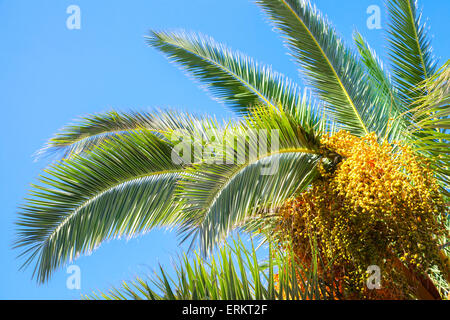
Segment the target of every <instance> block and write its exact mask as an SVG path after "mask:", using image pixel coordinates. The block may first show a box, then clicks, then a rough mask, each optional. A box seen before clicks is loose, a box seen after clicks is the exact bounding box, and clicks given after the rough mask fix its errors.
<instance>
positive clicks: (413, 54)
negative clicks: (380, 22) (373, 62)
mask: <svg viewBox="0 0 450 320" xmlns="http://www.w3.org/2000/svg"><path fill="white" fill-rule="evenodd" d="M386 6H387V9H388V14H389V26H388V40H389V44H390V48H389V50H390V51H389V55H390V59H391V63H392V66H393V74H394V80H395V81H396V83H397V87H398V89H399V91H400V93H401V95H402V98H403V100H404V101H405V103H406V104H407V105H409V104H411V103H412V102H414V101H415V100H416V99H417V98H418V97H419V96H421V95H422V93H421V92H420V90H418V89H417V86H418V85H419V84H421V83H422V82H423V81H425V80H426V79H427V78H428V77H431V76H432V75H433V74H434V72H435V67H436V62H435V61H434V58H433V55H432V49H431V45H430V40H429V38H428V34H427V30H426V27H427V26H426V25H425V24H424V23H422V12H421V11H420V10H419V8H418V4H417V1H414V0H390V1H386Z"/></svg>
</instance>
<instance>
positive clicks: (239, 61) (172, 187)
mask: <svg viewBox="0 0 450 320" xmlns="http://www.w3.org/2000/svg"><path fill="white" fill-rule="evenodd" d="M257 4H258V5H259V6H260V7H261V8H262V10H263V11H264V12H265V13H266V14H267V15H268V16H269V18H270V19H271V21H272V22H273V25H274V27H275V29H276V30H277V31H278V32H280V33H281V34H282V35H283V38H284V40H285V43H286V46H287V47H288V49H289V51H290V53H291V55H292V57H293V58H294V60H295V62H296V63H297V64H298V65H299V67H300V68H301V71H302V75H303V76H304V79H305V80H306V82H307V83H308V85H309V86H310V87H311V89H312V94H306V93H305V92H302V91H301V90H300V89H299V87H298V86H297V85H296V84H295V83H294V82H292V81H291V80H289V79H287V78H286V77H285V76H283V75H282V74H279V73H277V72H274V71H272V69H271V68H270V67H268V66H264V65H262V64H260V63H257V62H256V61H254V60H253V59H251V58H249V57H246V56H244V55H243V54H241V53H237V52H234V51H232V50H230V49H228V48H226V47H225V46H223V45H221V44H219V43H217V42H215V41H214V40H213V39H211V38H209V37H206V36H201V35H196V34H188V33H185V32H156V31H154V32H151V33H150V35H149V36H148V37H147V41H148V43H149V45H150V46H152V47H154V48H156V49H158V50H159V51H161V52H162V53H163V54H165V55H166V56H167V57H168V58H169V60H171V61H173V62H175V63H176V64H177V65H179V66H180V67H181V68H182V69H183V70H185V71H186V72H187V73H188V74H190V75H191V76H193V77H194V78H195V79H196V80H198V81H199V82H200V83H201V84H203V85H204V87H205V89H206V90H207V91H208V92H209V93H211V94H212V95H213V96H214V97H215V98H216V99H217V100H219V101H221V102H223V103H225V104H226V105H227V106H229V107H231V108H232V109H233V110H234V111H236V112H237V113H239V115H240V117H239V118H238V119H237V120H236V121H232V122H230V123H220V122H218V121H216V120H215V119H213V118H212V117H209V116H204V117H195V116H192V115H189V114H181V113H177V112H174V111H161V110H157V111H155V112H108V113H105V114H95V115H91V116H87V117H85V118H83V119H81V120H80V121H79V122H78V123H77V124H75V125H70V126H67V127H65V128H63V130H62V132H60V133H58V134H57V135H55V136H54V137H53V138H52V139H50V141H49V142H48V144H47V146H46V147H45V148H44V149H43V150H41V152H42V153H49V152H55V153H56V154H58V156H59V157H61V158H62V159H61V160H60V161H57V162H56V163H53V164H51V165H50V166H49V167H48V168H47V170H45V173H44V174H43V175H42V176H41V177H40V183H39V184H37V185H34V186H33V190H32V191H31V195H30V197H29V198H28V199H27V200H26V203H25V205H24V206H23V207H22V209H21V212H20V217H19V219H18V222H17V225H18V230H17V232H18V237H17V239H16V246H17V247H19V248H21V250H22V251H21V256H23V257H24V260H25V262H24V266H26V265H29V264H33V265H34V268H35V269H34V270H35V272H34V274H35V276H36V279H37V280H38V281H39V282H45V281H48V280H49V278H50V277H51V275H52V273H53V272H54V271H55V270H56V269H58V267H60V266H61V265H63V264H64V263H66V262H68V261H71V260H73V259H75V258H76V257H78V256H79V255H82V254H86V253H88V252H91V251H93V250H94V249H95V248H96V247H98V246H99V245H100V244H101V243H102V242H103V241H105V240H107V239H111V238H118V237H121V236H127V237H131V236H134V235H136V234H140V233H143V232H147V231H149V230H151V229H152V228H155V227H160V226H167V227H174V228H176V229H177V230H178V231H179V234H180V236H181V237H182V239H183V240H187V239H188V240H190V241H191V242H192V244H193V245H197V244H198V245H200V248H201V251H202V252H204V253H206V252H208V251H209V250H210V249H211V248H212V247H213V246H214V245H215V244H216V243H217V242H219V241H221V240H223V239H225V238H226V237H227V235H229V233H230V232H231V231H232V230H234V229H236V228H240V229H241V230H244V231H245V232H248V233H250V234H253V233H254V232H256V231H258V230H259V231H262V233H263V234H264V232H267V234H270V232H271V231H272V230H273V229H272V228H273V224H272V222H273V219H274V215H273V214H271V213H270V212H271V211H270V210H269V208H276V207H277V206H279V205H280V204H282V203H283V202H284V201H285V200H286V199H287V198H289V197H291V196H292V195H294V194H298V193H300V192H302V191H304V190H305V189H306V188H307V187H308V186H309V185H310V184H311V183H312V182H313V181H314V180H315V179H317V178H318V177H319V176H320V175H319V173H318V165H319V163H324V162H325V163H327V164H328V165H329V166H333V165H335V163H336V161H339V157H340V155H338V154H336V153H333V152H332V151H331V150H324V147H323V146H322V145H321V142H320V137H321V136H323V135H325V134H330V133H333V132H335V131H337V130H346V131H348V132H349V133H351V134H352V135H355V136H365V135H367V134H369V133H375V134H376V136H377V137H378V138H379V139H380V140H386V141H389V142H392V141H403V142H405V143H407V144H408V145H410V146H412V147H413V149H414V150H415V152H417V153H420V154H422V155H423V156H425V157H427V158H428V159H429V160H430V161H431V164H432V167H433V169H434V172H435V175H436V177H437V178H438V181H439V183H440V185H441V187H442V190H441V192H442V193H443V194H446V192H447V191H446V188H447V183H448V168H447V164H448V153H446V152H445V150H446V148H447V147H448V145H447V143H448V133H447V130H448V109H447V106H448V99H449V96H448V82H447V81H448V77H449V72H448V70H449V68H448V63H446V64H445V65H444V66H443V67H442V68H440V69H438V68H437V62H436V61H435V60H434V58H433V56H432V53H431V46H430V41H429V40H428V35H427V33H426V29H425V27H424V25H423V23H422V21H421V13H420V11H419V9H418V6H417V3H416V2H415V1H413V0H391V1H387V11H388V14H389V19H390V23H389V26H388V28H387V38H388V42H389V45H390V46H389V56H390V66H391V67H392V74H390V73H389V72H388V70H387V68H386V67H385V66H384V65H383V64H382V62H381V61H380V60H379V59H378V58H377V56H376V54H375V52H374V51H373V50H372V49H371V48H370V47H369V45H368V44H367V42H366V41H365V40H364V38H363V37H362V36H361V35H360V34H359V33H357V32H355V34H354V41H355V43H356V47H357V52H354V51H352V50H351V49H349V48H348V47H347V46H346V45H345V43H344V41H343V40H342V39H341V38H340V37H339V36H338V34H337V33H336V32H335V30H334V29H333V27H332V26H331V24H330V23H329V22H328V21H327V20H326V19H325V18H324V17H323V16H322V15H321V13H320V12H319V11H318V10H317V9H316V8H315V6H314V5H312V4H310V3H309V2H308V1H302V0H258V1H257ZM261 129H262V130H278V131H277V132H278V133H279V146H278V148H277V149H276V150H268V151H267V152H265V153H264V154H260V155H258V156H257V157H246V159H245V161H243V162H242V163H230V164H223V163H213V162H211V161H208V159H201V160H199V161H195V162H194V163H183V162H182V161H174V159H173V152H172V151H173V149H174V147H175V145H176V142H174V141H173V139H171V137H173V134H174V133H175V132H183V133H184V134H185V135H186V136H189V137H192V141H200V148H201V149H202V150H206V149H208V148H213V149H214V147H217V145H216V144H217V143H218V142H221V141H220V140H221V139H217V137H222V139H227V137H239V136H244V135H245V133H246V132H248V131H249V130H261ZM244 140H245V141H246V143H248V144H252V143H253V142H252V140H251V139H250V138H248V137H247V136H245V138H244ZM231 145H232V148H233V152H237V149H238V148H239V144H238V145H236V144H235V143H234V140H233V143H231ZM216 150H217V149H216ZM233 154H234V153H233ZM336 159H337V160H336ZM274 161H276V162H277V163H278V164H279V165H278V170H276V172H274V173H273V174H271V175H261V174H260V172H261V168H262V167H264V166H267V165H270V163H272V162H274ZM249 256H250V257H251V254H250V255H249ZM244 260H245V259H244ZM227 261H228V260H227V259H224V260H223V263H224V264H226V263H227ZM251 261H252V260H251V259H248V262H250V263H249V265H250V266H251V265H252V263H251ZM186 263H187V261H186ZM187 265H188V266H189V264H187ZM249 265H247V267H248V266H249ZM253 266H254V265H253ZM184 267H186V266H184ZM181 268H183V266H182V267H181ZM187 268H188V267H187ZM251 270H253V269H251ZM191 271H192V270H191ZM180 272H181V274H184V273H183V270H181V271H180ZM196 272H198V273H199V274H202V275H203V276H205V273H204V272H202V271H201V270H200V269H198V270H197V271H196ZM162 274H163V277H162V278H161V279H162V280H161V282H160V283H162V284H165V283H166V281H165V280H166V278H165V275H164V272H163V273H162ZM255 274H256V273H253V275H255ZM272 275H273V274H272ZM182 278H183V277H181V278H180V279H182ZM194 278H195V277H194ZM207 278H208V277H205V279H206V280H207ZM189 279H190V278H189ZM184 280H186V279H184ZM206 280H205V281H206ZM258 281H259V280H258ZM258 281H256V282H255V283H259V282H258ZM231 282H233V281H231ZM180 283H183V281H182V280H180ZM206 283H207V282H206ZM238 284H239V283H238ZM135 285H136V286H135V287H134V288H135V289H136V290H138V291H139V290H141V291H140V292H141V293H142V292H144V291H145V294H144V295H143V297H147V298H154V297H156V296H157V294H156V293H155V292H154V291H152V290H150V289H149V287H148V285H147V284H146V283H145V282H138V283H135ZM209 285H211V283H209ZM240 285H241V287H242V284H240ZM259 285H260V286H261V284H260V283H259ZM270 285H272V287H273V281H272V282H271V281H269V286H270ZM205 286H206V285H205ZM255 286H256V285H255ZM126 288H127V290H128V293H129V292H133V290H132V289H131V288H130V287H126ZM164 288H166V290H167V287H166V286H164V285H162V286H161V289H163V291H164V290H165V289H164ZM169 288H170V287H169ZM205 288H206V287H205ZM254 288H255V287H253V289H254ZM272 289H273V288H272ZM272 289H271V290H272ZM241 290H243V289H242V288H241ZM207 291H208V290H203V291H201V290H200V291H198V292H203V294H204V295H205V294H206V293H205V292H207ZM225 291H226V290H225ZM198 292H197V293H198ZM245 292H246V293H247V291H245ZM248 292H250V291H248ZM259 292H260V295H259V296H258V295H256V296H257V297H275V295H270V294H269V293H268V292H271V291H270V290H269V291H265V292H266V295H264V294H261V291H259ZM198 294H199V295H201V294H200V293H198ZM113 296H114V297H123V295H122V294H121V293H119V291H116V293H115V294H113ZM138 296H139V295H136V294H131V297H134V298H136V297H138ZM169 296H170V295H169ZM181 296H182V297H188V295H184V296H183V295H181ZM249 296H250V294H249V295H246V294H243V295H242V297H249ZM173 297H174V296H173ZM189 297H192V296H189ZM196 297H199V296H196ZM215 297H216V298H220V297H221V296H220V294H219V293H216V296H215ZM234 297H239V295H237V296H234Z"/></svg>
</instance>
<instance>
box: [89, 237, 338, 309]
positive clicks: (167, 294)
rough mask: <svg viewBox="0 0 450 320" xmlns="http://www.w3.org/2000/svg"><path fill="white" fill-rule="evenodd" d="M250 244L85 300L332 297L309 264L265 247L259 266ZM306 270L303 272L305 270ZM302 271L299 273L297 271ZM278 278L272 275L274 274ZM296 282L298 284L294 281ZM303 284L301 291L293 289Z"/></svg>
mask: <svg viewBox="0 0 450 320" xmlns="http://www.w3.org/2000/svg"><path fill="white" fill-rule="evenodd" d="M258 256H259V255H258V252H257V251H256V250H255V248H254V247H253V246H252V248H251V249H248V248H246V247H245V246H244V244H243V243H242V241H241V240H238V241H233V243H232V244H226V245H225V246H223V247H221V248H220V250H219V251H218V252H217V253H216V254H215V255H213V256H211V257H210V258H209V259H208V260H205V259H204V258H203V257H202V256H201V255H199V254H195V256H194V258H193V259H192V260H190V259H189V258H188V256H187V255H186V254H184V255H183V256H182V257H181V258H180V259H179V261H178V262H177V263H176V264H175V266H174V268H175V277H174V278H171V277H169V276H168V274H167V272H166V271H164V270H165V269H164V268H163V267H161V266H160V268H159V271H158V273H156V272H155V274H154V275H152V276H148V277H144V278H142V277H138V278H136V279H135V280H133V281H124V282H123V283H122V285H121V286H120V287H119V288H116V287H113V288H111V289H109V290H108V291H106V292H93V293H92V294H90V295H85V296H84V298H85V299H106V300H126V299H134V300H275V299H280V300H281V299H287V300H293V299H296V300H298V299H301V300H307V299H309V300H310V299H332V298H333V297H334V296H333V292H330V290H329V289H328V288H326V287H325V286H324V285H323V283H322V282H320V279H318V277H317V274H316V273H315V272H314V270H315V269H316V268H315V265H317V263H318V262H317V261H313V263H312V265H311V266H302V265H299V264H297V263H296V262H295V259H293V255H292V254H290V253H289V252H288V253H286V252H282V251H281V250H276V249H272V248H271V247H270V246H269V256H268V260H267V261H263V262H261V260H260V258H259V257H258ZM306 268H308V271H306ZM300 270H302V271H303V272H302V273H300V272H299V271H300ZM276 275H277V276H276ZM299 279H300V280H299ZM298 281H300V282H302V283H303V284H304V288H301V287H300V286H299V285H298Z"/></svg>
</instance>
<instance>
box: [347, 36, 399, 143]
mask: <svg viewBox="0 0 450 320" xmlns="http://www.w3.org/2000/svg"><path fill="white" fill-rule="evenodd" d="M353 38H354V40H355V43H356V46H357V48H358V51H359V55H360V56H361V61H362V62H363V63H364V65H365V66H366V69H367V71H368V74H369V77H368V79H367V80H368V81H369V84H370V87H372V88H375V90H376V91H377V92H378V93H379V94H378V97H377V99H378V100H379V101H380V102H377V103H382V104H384V105H389V107H388V108H386V109H385V110H384V111H385V112H387V114H385V115H384V117H388V118H389V122H388V125H387V126H386V128H385V130H386V133H384V134H383V136H385V137H387V138H388V140H389V141H393V140H401V139H402V138H405V136H406V123H405V120H404V116H403V115H402V114H403V113H404V112H405V111H407V108H406V106H405V105H404V104H403V101H402V100H401V98H400V95H399V93H398V92H397V90H396V89H395V86H394V84H393V82H392V80H391V76H390V74H389V73H388V72H387V70H386V69H385V67H384V66H383V63H382V61H381V60H380V59H379V58H378V57H377V55H376V53H375V51H374V50H373V49H372V48H371V47H370V46H369V44H368V43H367V41H366V40H365V39H364V38H363V36H362V35H361V34H360V33H359V32H355V33H354V35H353Z"/></svg>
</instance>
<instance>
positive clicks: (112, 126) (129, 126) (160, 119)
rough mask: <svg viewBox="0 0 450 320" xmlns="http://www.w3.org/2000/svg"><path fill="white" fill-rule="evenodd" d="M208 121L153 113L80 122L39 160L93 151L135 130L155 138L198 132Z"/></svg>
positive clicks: (63, 131) (103, 116) (58, 136)
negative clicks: (163, 135) (173, 133)
mask: <svg viewBox="0 0 450 320" xmlns="http://www.w3.org/2000/svg"><path fill="white" fill-rule="evenodd" d="M204 120H205V119H204V118H202V117H197V116H192V115H189V114H187V113H182V112H175V111H171V110H167V111H166V110H153V111H151V112H146V111H142V112H137V111H131V112H117V111H109V112H105V113H99V114H91V115H88V116H85V117H82V118H80V119H79V120H77V121H76V122H75V123H74V124H70V125H67V126H65V127H64V128H62V129H61V130H60V132H58V133H57V134H56V135H55V136H54V137H53V138H51V139H50V140H49V141H48V142H47V143H46V145H45V146H44V147H43V148H42V149H40V150H39V151H38V152H37V153H36V156H37V157H41V156H45V155H50V154H56V155H58V156H60V157H62V158H70V157H71V156H72V155H76V154H82V153H85V152H88V151H90V150H92V149H93V148H94V147H95V146H98V145H100V144H101V143H102V142H104V141H107V140H111V139H112V138H114V137H117V136H121V135H127V134H129V133H130V131H133V130H149V131H152V132H154V133H155V134H158V133H161V134H164V133H167V132H170V131H171V130H186V131H188V132H190V131H192V130H194V128H196V127H198V126H199V125H200V123H202V122H203V121H204Z"/></svg>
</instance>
